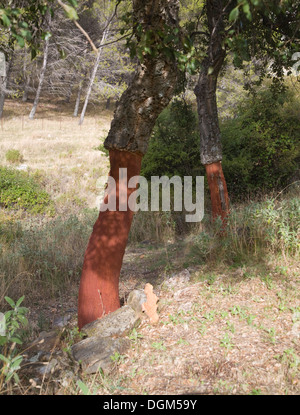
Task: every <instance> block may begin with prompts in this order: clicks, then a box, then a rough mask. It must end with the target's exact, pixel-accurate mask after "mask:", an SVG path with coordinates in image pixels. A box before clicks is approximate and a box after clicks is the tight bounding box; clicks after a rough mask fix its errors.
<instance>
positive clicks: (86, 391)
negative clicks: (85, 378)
mask: <svg viewBox="0 0 300 415" xmlns="http://www.w3.org/2000/svg"><path fill="white" fill-rule="evenodd" d="M77 385H78V386H79V389H80V390H81V392H82V393H83V394H84V395H91V392H90V390H89V388H88V387H87V385H86V384H85V383H83V382H82V381H81V380H78V381H77Z"/></svg>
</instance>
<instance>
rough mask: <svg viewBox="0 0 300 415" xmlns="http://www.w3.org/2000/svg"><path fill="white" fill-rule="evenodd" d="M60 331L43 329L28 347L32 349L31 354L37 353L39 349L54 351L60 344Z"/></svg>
mask: <svg viewBox="0 0 300 415" xmlns="http://www.w3.org/2000/svg"><path fill="white" fill-rule="evenodd" d="M59 341H60V333H59V332H58V331H57V330H52V331H49V332H46V331H42V332H41V333H40V335H39V337H38V338H37V339H36V340H35V341H33V342H32V343H31V344H30V345H29V346H28V347H26V349H28V350H29V351H30V354H33V353H37V352H39V351H43V352H52V351H53V350H54V349H55V348H56V347H57V346H58V344H59Z"/></svg>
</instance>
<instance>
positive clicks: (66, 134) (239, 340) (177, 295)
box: [0, 101, 300, 395]
mask: <svg viewBox="0 0 300 415" xmlns="http://www.w3.org/2000/svg"><path fill="white" fill-rule="evenodd" d="M16 105H19V106H20V107H19V109H18V110H17V111H18V112H17V113H16ZM28 109H30V104H16V103H15V102H12V101H9V102H8V103H7V106H6V113H5V118H4V122H3V123H2V126H0V137H1V140H0V164H4V165H6V164H7V162H6V161H5V158H4V154H5V151H6V150H7V149H9V148H17V149H19V150H20V151H21V153H22V154H23V155H24V162H23V163H24V164H26V165H28V166H29V167H30V169H31V170H32V171H35V170H43V171H44V172H45V171H46V172H47V173H48V174H49V181H48V182H47V183H46V186H48V191H49V192H51V194H52V195H53V197H54V198H56V201H57V202H59V201H60V204H59V203H58V206H60V208H61V211H64V212H65V211H67V210H68V208H66V206H67V204H68V202H69V201H70V199H72V203H73V204H74V203H77V209H80V206H81V205H80V201H82V200H84V203H86V204H88V205H89V206H90V207H95V206H96V202H95V201H96V192H95V189H94V188H93V186H95V182H96V180H97V178H98V177H99V176H100V175H101V174H105V173H107V168H108V163H107V159H106V157H105V156H104V154H103V153H101V152H99V151H95V147H97V146H98V145H99V144H100V142H101V141H100V140H99V139H101V136H103V135H105V132H106V131H108V129H109V123H110V120H111V118H112V114H111V112H108V111H103V113H102V114H100V115H97V113H96V112H94V111H91V112H92V114H90V115H89V114H88V115H87V118H86V121H85V124H84V125H83V126H82V127H81V128H80V127H79V126H78V125H77V121H76V120H74V119H72V117H71V115H68V116H67V115H66V114H65V113H63V112H62V110H61V109H60V107H59V105H57V104H55V105H54V104H53V108H52V110H51V104H47V103H44V104H43V105H42V107H41V109H40V111H39V112H38V115H37V119H36V120H35V121H33V122H30V121H29V120H27V112H29V111H28ZM44 111H45V112H44ZM43 114H45V117H43ZM99 131H100V132H99ZM50 176H51V177H50ZM189 248H190V240H189V238H188V237H186V238H185V237H184V236H182V237H181V238H180V239H179V238H177V239H176V240H169V241H165V242H164V243H158V242H157V243H156V242H154V241H153V240H151V239H150V240H145V241H142V242H140V243H134V244H133V243H131V244H130V245H129V246H128V248H127V250H126V254H125V257H124V264H123V268H122V273H121V279H120V298H121V301H122V303H126V298H127V296H128V294H129V293H130V292H131V291H132V290H133V289H136V288H143V287H144V286H145V284H146V283H151V284H152V285H153V287H154V292H155V294H156V295H157V296H158V298H159V322H158V323H157V324H156V325H150V324H149V322H148V320H147V319H144V320H143V321H142V323H141V325H140V326H139V327H138V328H137V329H136V330H134V331H133V332H132V333H131V334H130V336H129V338H130V340H131V348H130V350H129V351H128V352H127V353H126V354H124V355H119V356H116V357H115V368H114V370H113V372H112V373H111V374H105V375H104V374H103V373H97V374H95V375H89V376H87V375H86V376H82V378H81V379H82V381H83V382H84V384H85V385H86V387H87V389H88V391H89V393H91V394H100V395H106V394H107V395H114V394H115V395H123V394H132V395H134V394H137V395H140V394H149V395H158V394H164V395H172V394H203V395H231V394H232V395H245V394H250V395H260V394H267V395H277V394H278V395H284V394H287V395H298V394H299V393H300V298H299V288H300V287H299V285H300V281H299V275H300V267H299V263H298V262H297V261H296V260H293V259H292V258H282V257H276V256H274V257H269V258H265V259H264V260H261V259H260V261H259V262H257V261H255V260H253V261H252V260H251V259H249V261H247V262H245V263H244V264H239V265H238V266H229V265H228V264H226V263H222V262H213V261H211V262H209V263H207V264H201V265H200V264H197V263H195V261H189V259H190V257H189V255H190V254H189V253H190V249H189ZM78 284H79V281H77V282H76V284H75V285H74V286H73V287H72V288H70V290H65V291H64V292H63V293H61V294H60V295H59V296H58V297H56V298H55V297H54V298H43V299H42V298H41V299H40V300H39V301H38V302H37V303H33V304H32V305H31V306H30V307H29V310H30V313H29V316H28V317H29V323H30V324H31V325H32V327H34V330H33V332H34V334H35V336H37V335H38V331H42V330H43V331H45V330H46V331H47V330H51V328H52V324H53V321H54V319H55V318H56V317H59V316H64V315H65V314H69V315H70V316H71V319H70V321H69V323H68V326H66V330H68V331H69V333H70V336H69V337H68V336H67V338H68V340H66V339H65V340H64V344H61V345H60V347H65V348H66V347H70V345H71V343H72V342H74V338H72V336H71V333H72V332H73V331H74V328H75V327H76V309H77V297H76V295H77V294H76V293H77V291H78ZM66 342H69V343H68V344H67V343H66ZM53 382H54V383H55V382H56V383H57V382H58V379H55V374H54V375H53V376H50V378H48V379H47V380H45V381H43V384H42V386H40V387H39V389H36V388H35V386H34V384H33V383H32V384H31V386H30V384H29V386H28V385H25V384H24V385H22V384H21V385H20V386H18V387H17V388H16V389H13V391H12V392H13V393H14V390H16V392H15V393H23V394H27V393H28V394H47V393H49V391H51V390H52V389H51V383H53ZM60 393H61V394H80V393H82V389H80V388H79V386H78V383H76V381H74V382H73V383H71V384H69V385H68V386H66V387H63V388H61V389H60Z"/></svg>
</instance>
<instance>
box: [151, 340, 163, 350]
mask: <svg viewBox="0 0 300 415" xmlns="http://www.w3.org/2000/svg"><path fill="white" fill-rule="evenodd" d="M151 347H153V349H155V350H162V351H165V350H167V348H166V346H165V345H164V342H163V341H162V340H161V341H159V342H153V343H152V344H151Z"/></svg>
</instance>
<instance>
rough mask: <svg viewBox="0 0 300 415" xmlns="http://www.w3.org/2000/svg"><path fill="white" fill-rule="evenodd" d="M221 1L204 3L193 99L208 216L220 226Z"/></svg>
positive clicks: (224, 195)
mask: <svg viewBox="0 0 300 415" xmlns="http://www.w3.org/2000/svg"><path fill="white" fill-rule="evenodd" d="M223 3H224V2H223V1H222V0H211V1H208V2H207V7H206V14H207V23H208V30H209V33H210V41H209V45H208V48H207V54H206V57H205V58H204V59H203V62H202V65H201V71H200V74H199V79H198V82H197V85H196V87H195V91H194V92H195V95H196V98H197V108H198V118H199V129H200V138H201V144H200V153H201V162H202V164H203V165H204V166H205V169H206V174H207V181H208V185H209V190H210V196H211V206H212V217H213V219H216V218H217V217H218V216H220V217H221V219H222V221H223V224H224V226H225V225H226V218H227V216H228V214H229V197H228V191H227V186H226V181H225V177H224V174H223V170H222V164H221V161H222V145H221V133H220V128H219V117H218V107H217V97H216V90H217V80H218V76H219V73H220V70H221V68H222V65H223V63H224V60H225V57H226V51H225V49H224V48H223V36H224V30H225V25H224V22H223V13H224V4H223Z"/></svg>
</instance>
